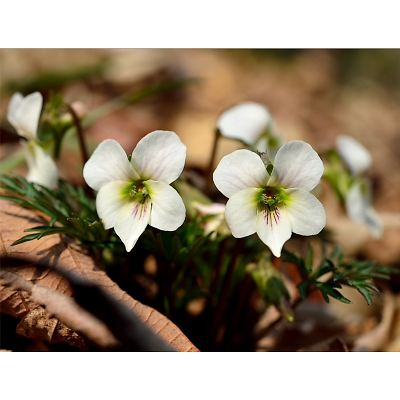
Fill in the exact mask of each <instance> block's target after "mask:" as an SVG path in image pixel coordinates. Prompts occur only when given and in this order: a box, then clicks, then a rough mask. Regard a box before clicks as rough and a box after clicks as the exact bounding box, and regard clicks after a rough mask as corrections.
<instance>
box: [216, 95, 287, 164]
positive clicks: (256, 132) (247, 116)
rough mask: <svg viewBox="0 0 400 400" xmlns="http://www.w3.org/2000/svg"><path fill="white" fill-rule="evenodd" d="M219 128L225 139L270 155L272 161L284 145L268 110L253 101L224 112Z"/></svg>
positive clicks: (219, 120) (219, 119)
mask: <svg viewBox="0 0 400 400" xmlns="http://www.w3.org/2000/svg"><path fill="white" fill-rule="evenodd" d="M217 128H218V130H219V131H220V133H221V135H222V136H224V137H227V138H230V139H236V140H240V141H242V142H243V143H245V144H247V145H249V146H251V147H252V148H253V149H254V150H259V151H263V152H266V153H268V156H269V158H270V160H273V159H274V157H275V155H276V153H277V151H278V150H279V148H280V147H281V146H282V144H283V141H282V138H281V136H280V135H279V134H278V133H276V131H275V125H274V121H273V118H272V116H271V114H270V112H269V110H268V108H267V107H265V106H264V105H262V104H259V103H255V102H251V101H247V102H243V103H240V104H237V105H235V106H233V107H231V108H229V109H227V110H226V111H224V112H223V113H222V114H221V115H220V116H219V118H218V120H217Z"/></svg>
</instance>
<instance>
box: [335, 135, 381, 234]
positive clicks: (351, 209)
mask: <svg viewBox="0 0 400 400" xmlns="http://www.w3.org/2000/svg"><path fill="white" fill-rule="evenodd" d="M336 144H337V148H338V151H339V155H340V157H341V159H342V160H343V162H344V164H345V165H346V166H347V168H348V169H349V171H350V172H351V174H352V175H353V178H354V180H353V182H352V184H351V186H350V188H349V191H348V193H347V196H346V203H345V205H346V212H347V215H348V216H349V217H350V218H351V219H352V220H353V221H355V222H359V223H362V224H366V225H367V226H368V228H369V229H370V231H371V233H372V235H373V237H374V238H376V239H379V238H380V237H381V236H382V231H383V224H382V221H381V219H380V218H379V216H378V214H377V213H376V212H375V210H374V208H373V206H372V190H371V184H370V182H369V179H368V178H367V177H366V176H365V175H366V173H367V172H368V170H369V169H370V168H371V165H372V157H371V154H370V153H369V151H368V150H367V149H366V148H365V147H364V146H363V145H362V144H361V143H359V142H358V141H357V140H356V139H354V138H352V137H350V136H346V135H339V136H338V138H337V140H336Z"/></svg>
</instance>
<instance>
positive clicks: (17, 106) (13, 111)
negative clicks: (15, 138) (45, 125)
mask: <svg viewBox="0 0 400 400" xmlns="http://www.w3.org/2000/svg"><path fill="white" fill-rule="evenodd" d="M42 105H43V97H42V95H41V94H40V93H39V92H35V93H31V94H29V95H28V96H26V97H24V96H22V94H21V93H15V94H13V96H12V97H11V100H10V104H9V105H8V113H7V119H8V122H9V123H10V124H11V125H12V126H13V127H14V128H15V130H16V131H17V132H18V135H20V136H22V137H24V138H25V139H28V140H29V139H35V140H36V139H37V128H38V125H39V118H40V112H41V111H42Z"/></svg>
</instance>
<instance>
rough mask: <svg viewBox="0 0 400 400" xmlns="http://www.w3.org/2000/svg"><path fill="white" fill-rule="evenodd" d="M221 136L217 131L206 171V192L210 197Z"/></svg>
mask: <svg viewBox="0 0 400 400" xmlns="http://www.w3.org/2000/svg"><path fill="white" fill-rule="evenodd" d="M220 136H221V135H220V133H219V130H218V129H215V131H214V142H213V147H212V151H211V157H210V162H209V164H208V167H207V171H206V188H205V190H204V192H205V194H206V195H207V196H209V195H210V192H211V186H212V173H213V166H214V159H215V154H216V153H217V147H218V139H219V137H220Z"/></svg>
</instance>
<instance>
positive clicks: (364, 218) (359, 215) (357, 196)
mask: <svg viewBox="0 0 400 400" xmlns="http://www.w3.org/2000/svg"><path fill="white" fill-rule="evenodd" d="M362 184H363V183H362V182H355V183H354V184H353V185H352V187H351V188H350V190H349V192H348V194H347V197H346V211H347V214H348V216H349V217H350V218H351V219H352V220H353V221H355V222H359V223H362V224H366V225H367V226H368V228H369V229H370V230H371V232H372V234H373V236H374V237H375V238H377V239H378V238H380V237H381V236H382V230H383V225H382V221H381V220H380V218H379V217H378V215H377V214H376V212H375V211H374V209H373V207H372V198H371V188H370V187H369V185H367V186H366V187H365V188H364V189H365V190H364V193H363V191H362Z"/></svg>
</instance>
